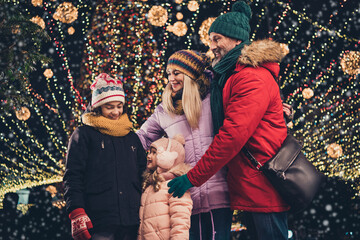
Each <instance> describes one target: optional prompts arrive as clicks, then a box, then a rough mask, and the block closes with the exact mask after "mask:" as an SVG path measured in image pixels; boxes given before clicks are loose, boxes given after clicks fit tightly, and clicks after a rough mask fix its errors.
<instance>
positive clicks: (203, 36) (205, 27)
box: [199, 17, 216, 46]
mask: <svg viewBox="0 0 360 240" xmlns="http://www.w3.org/2000/svg"><path fill="white" fill-rule="evenodd" d="M215 19H216V18H215V17H210V18H208V19H206V20H205V21H203V22H202V23H201V26H200V28H199V35H200V41H201V42H202V43H203V44H205V45H206V46H210V39H209V34H208V32H209V29H210V26H211V24H212V23H213V22H214V21H215Z"/></svg>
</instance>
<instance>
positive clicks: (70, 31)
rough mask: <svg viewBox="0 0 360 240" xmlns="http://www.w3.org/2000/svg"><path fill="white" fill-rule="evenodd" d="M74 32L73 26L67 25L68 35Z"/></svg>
mask: <svg viewBox="0 0 360 240" xmlns="http://www.w3.org/2000/svg"><path fill="white" fill-rule="evenodd" d="M74 33H75V28H73V27H69V28H68V34H69V35H73V34H74Z"/></svg>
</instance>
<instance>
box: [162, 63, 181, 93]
mask: <svg viewBox="0 0 360 240" xmlns="http://www.w3.org/2000/svg"><path fill="white" fill-rule="evenodd" d="M166 73H167V75H168V79H169V83H170V84H171V89H172V91H173V92H174V93H177V92H178V91H179V90H181V89H182V88H183V87H184V74H183V73H182V72H180V71H179V70H176V69H172V68H168V69H167V70H166Z"/></svg>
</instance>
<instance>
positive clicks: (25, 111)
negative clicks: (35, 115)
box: [15, 107, 31, 121]
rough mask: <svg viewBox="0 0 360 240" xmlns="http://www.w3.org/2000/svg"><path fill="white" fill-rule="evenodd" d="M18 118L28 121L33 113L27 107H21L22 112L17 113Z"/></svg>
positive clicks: (17, 111)
mask: <svg viewBox="0 0 360 240" xmlns="http://www.w3.org/2000/svg"><path fill="white" fill-rule="evenodd" d="M15 115H16V118H17V119H19V120H21V121H26V120H28V119H29V118H30V116H31V113H30V110H29V109H28V108H27V107H21V108H20V110H16V111H15Z"/></svg>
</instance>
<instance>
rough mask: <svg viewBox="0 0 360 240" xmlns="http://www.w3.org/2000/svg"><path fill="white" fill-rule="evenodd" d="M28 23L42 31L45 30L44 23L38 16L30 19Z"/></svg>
mask: <svg viewBox="0 0 360 240" xmlns="http://www.w3.org/2000/svg"><path fill="white" fill-rule="evenodd" d="M30 21H31V22H33V23H35V24H37V25H39V26H40V27H41V28H42V29H45V22H44V20H43V19H42V18H41V17H39V16H35V17H32V18H31V19H30Z"/></svg>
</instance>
